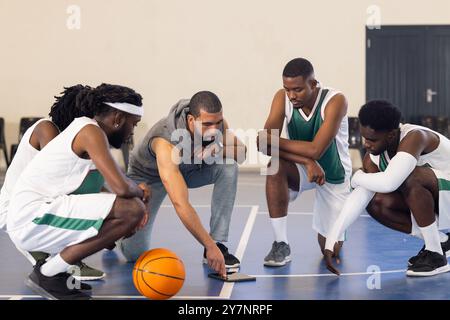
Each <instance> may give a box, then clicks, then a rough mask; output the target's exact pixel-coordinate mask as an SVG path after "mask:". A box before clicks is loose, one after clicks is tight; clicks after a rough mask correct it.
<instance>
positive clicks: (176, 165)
mask: <svg viewBox="0 0 450 320" xmlns="http://www.w3.org/2000/svg"><path fill="white" fill-rule="evenodd" d="M227 129H228V124H227V122H226V121H225V119H224V118H223V113H222V104H221V102H220V100H219V98H218V97H217V96H216V95H215V94H214V93H212V92H209V91H201V92H198V93H196V94H195V95H194V96H193V97H192V98H191V99H184V100H180V101H178V102H177V104H175V105H174V106H173V107H172V108H171V109H170V112H169V115H168V116H167V117H165V118H163V119H161V120H160V121H158V122H157V123H156V124H155V125H154V126H153V127H152V128H151V129H150V130H149V132H148V133H147V135H146V136H145V138H144V139H143V141H141V143H140V144H139V145H138V146H137V147H136V148H135V149H134V150H133V152H132V154H131V157H130V164H129V168H128V176H129V177H130V178H131V179H133V180H134V181H135V182H136V183H140V182H145V183H147V184H148V185H150V186H151V191H152V196H151V199H150V221H149V223H148V224H147V226H146V227H145V228H144V229H142V230H140V231H138V232H137V233H136V234H134V235H133V236H132V237H130V238H127V239H123V240H122V241H120V242H119V247H120V249H121V250H122V252H123V254H124V256H125V257H126V258H127V259H128V260H129V261H135V260H136V259H137V258H138V257H139V256H140V255H141V254H142V253H143V252H144V251H146V250H149V249H150V237H151V230H152V226H153V222H154V220H155V217H156V214H157V212H158V210H159V208H160V206H161V203H162V201H163V200H164V198H165V196H166V194H169V198H170V200H171V201H172V203H173V206H174V208H175V210H176V212H177V214H178V216H179V217H180V219H181V221H182V222H183V224H184V225H185V226H186V228H187V229H188V230H189V232H190V233H191V234H192V235H193V236H194V237H195V238H196V239H197V240H198V241H199V242H200V243H201V244H202V245H203V246H204V248H205V250H204V254H203V262H204V263H207V264H208V265H209V266H210V267H211V268H212V269H214V270H215V271H216V272H219V273H220V274H222V275H225V267H227V268H231V267H238V266H239V264H240V262H239V260H238V259H237V258H236V257H235V256H233V255H232V254H230V253H229V252H228V249H227V247H226V246H225V245H224V244H223V243H222V242H226V241H227V239H228V231H229V226H230V221H231V213H232V211H233V206H234V200H235V196H236V189H237V176H238V167H237V163H236V162H239V163H241V162H243V161H244V160H245V155H246V147H245V145H244V144H243V143H242V142H241V141H239V139H237V137H236V136H235V135H234V134H232V133H231V132H230V131H229V130H227ZM210 184H214V189H213V194H212V203H211V219H210V233H208V232H207V231H206V230H205V229H204V227H203V226H202V224H201V222H200V219H199V217H198V215H197V213H196V211H195V209H194V208H193V207H192V205H191V204H190V203H189V196H188V188H198V187H201V186H205V185H210Z"/></svg>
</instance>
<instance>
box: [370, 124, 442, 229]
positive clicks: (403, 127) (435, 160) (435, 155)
mask: <svg viewBox="0 0 450 320" xmlns="http://www.w3.org/2000/svg"><path fill="white" fill-rule="evenodd" d="M414 130H425V131H430V132H433V133H434V134H435V135H437V136H438V137H439V145H438V147H437V148H436V149H435V150H433V151H432V152H430V153H427V154H424V155H421V156H420V157H419V159H418V161H417V166H419V167H422V166H424V167H429V168H430V169H431V170H433V172H434V174H435V175H436V178H437V179H438V187H439V219H438V226H439V229H440V230H444V229H450V161H449V159H450V140H449V139H448V138H447V137H445V136H443V135H442V134H440V133H439V132H436V131H433V130H431V129H429V128H427V127H422V126H418V125H414V124H407V123H406V124H400V141H402V140H403V139H404V138H405V137H406V135H407V134H408V133H410V132H411V131H414ZM370 159H371V160H372V162H373V163H374V164H376V165H377V167H378V169H379V170H380V171H384V170H386V167H387V165H388V163H389V161H390V160H391V159H390V157H389V155H388V152H387V151H384V152H383V153H382V154H380V155H378V156H375V155H372V154H371V155H370ZM411 219H412V221H413V225H414V224H416V221H415V220H414V218H413V216H412V215H411Z"/></svg>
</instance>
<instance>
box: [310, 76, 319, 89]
mask: <svg viewBox="0 0 450 320" xmlns="http://www.w3.org/2000/svg"><path fill="white" fill-rule="evenodd" d="M317 83H318V82H317V80H316V79H314V78H310V79H309V85H310V86H311V89H314V88H315V87H317Z"/></svg>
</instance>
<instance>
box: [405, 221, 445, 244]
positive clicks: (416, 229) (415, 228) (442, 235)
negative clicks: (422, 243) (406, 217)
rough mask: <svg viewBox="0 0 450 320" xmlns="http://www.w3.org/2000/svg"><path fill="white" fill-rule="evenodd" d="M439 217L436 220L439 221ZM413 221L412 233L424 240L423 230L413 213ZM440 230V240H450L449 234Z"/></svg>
mask: <svg viewBox="0 0 450 320" xmlns="http://www.w3.org/2000/svg"><path fill="white" fill-rule="evenodd" d="M437 219H438V218H437V217H436V221H437ZM436 221H435V223H436ZM411 222H412V226H411V233H410V235H412V236H413V237H416V238H419V239H422V240H423V236H422V232H421V230H420V228H419V226H418V225H417V222H416V220H415V219H414V217H413V216H412V215H411ZM438 232H439V241H440V242H446V241H447V240H448V236H447V235H446V234H445V233H444V232H442V231H438Z"/></svg>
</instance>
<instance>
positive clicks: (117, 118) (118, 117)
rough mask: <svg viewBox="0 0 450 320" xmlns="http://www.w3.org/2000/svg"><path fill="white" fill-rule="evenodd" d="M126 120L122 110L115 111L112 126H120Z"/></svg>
mask: <svg viewBox="0 0 450 320" xmlns="http://www.w3.org/2000/svg"><path fill="white" fill-rule="evenodd" d="M126 121H127V118H126V115H125V114H124V113H123V112H120V111H118V112H116V113H115V114H114V127H115V128H121V127H122V126H123V125H124V124H125V122H126Z"/></svg>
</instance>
